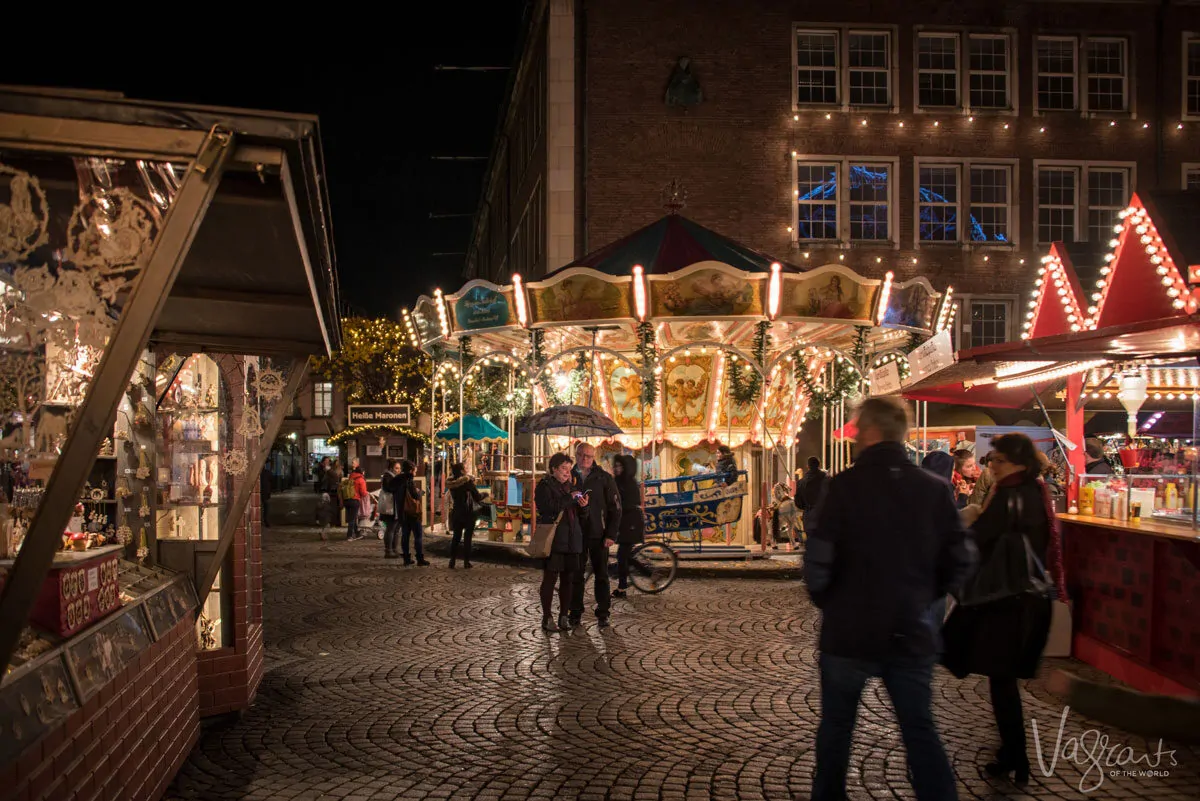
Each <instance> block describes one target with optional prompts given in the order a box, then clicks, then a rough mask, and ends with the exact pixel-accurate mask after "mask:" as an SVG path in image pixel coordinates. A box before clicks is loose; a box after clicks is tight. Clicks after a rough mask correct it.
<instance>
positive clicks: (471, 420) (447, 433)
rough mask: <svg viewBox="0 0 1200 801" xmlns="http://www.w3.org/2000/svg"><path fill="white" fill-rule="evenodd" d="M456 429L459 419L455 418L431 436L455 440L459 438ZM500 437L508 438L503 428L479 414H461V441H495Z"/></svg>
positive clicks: (500, 438)
mask: <svg viewBox="0 0 1200 801" xmlns="http://www.w3.org/2000/svg"><path fill="white" fill-rule="evenodd" d="M458 429H459V421H458V420H455V421H454V422H453V423H451V424H450V425H448V426H446V427H445V428H444V429H442V430H441V431H439V432H437V433H436V434H434V435H433V436H434V438H435V439H441V440H456V439H459V430H458ZM502 439H508V432H506V431H505V430H504V429H502V428H498V427H497V426H495V425H494V424H493V423H491V422H490V421H488V420H485V419H483V418H482V417H480V416H479V415H475V414H468V415H464V416H463V418H462V441H463V442H495V441H496V440H502Z"/></svg>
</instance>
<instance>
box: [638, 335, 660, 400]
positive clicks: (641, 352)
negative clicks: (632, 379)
mask: <svg viewBox="0 0 1200 801" xmlns="http://www.w3.org/2000/svg"><path fill="white" fill-rule="evenodd" d="M637 333H638V341H637V354H638V358H639V359H640V360H641V362H642V373H643V376H642V403H644V404H646V405H647V406H654V402H655V401H657V400H658V376H657V375H655V373H654V368H655V367H657V366H658V348H657V346H656V345H655V341H654V325H653V324H652V323H648V322H641V323H638V327H637Z"/></svg>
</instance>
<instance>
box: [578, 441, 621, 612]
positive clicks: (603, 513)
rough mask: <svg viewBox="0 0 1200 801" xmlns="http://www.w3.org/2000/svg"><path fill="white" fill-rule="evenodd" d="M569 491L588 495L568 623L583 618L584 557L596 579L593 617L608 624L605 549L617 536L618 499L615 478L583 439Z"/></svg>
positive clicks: (619, 511)
mask: <svg viewBox="0 0 1200 801" xmlns="http://www.w3.org/2000/svg"><path fill="white" fill-rule="evenodd" d="M571 494H572V495H584V496H586V497H587V499H588V503H587V506H586V507H584V508H583V509H582V510H581V511H582V517H581V519H580V521H579V523H580V525H581V526H582V527H583V540H584V542H583V553H582V554H580V557H579V567H578V571H577V573H576V575H575V585H574V587H573V588H572V589H573V593H572V598H571V625H572V626H578V625H579V624H580V622H581V621H582V620H583V573H584V570H586V569H587V564H588V561H589V560H590V561H591V563H592V573H593V575H594V578H595V580H596V619H597V621H598V622H599V626H600V628H602V629H606V628H608V614H609V608H610V606H611V605H612V593H611V590H610V587H609V583H608V549H609V548H610V547H612V544H613V541H614V540H615V539H616V537H617V528H618V527H619V526H620V524H621V499H620V496H619V495H618V494H617V482H616V481H614V480H613V477H612V475H611V474H609V473H608V472H607V471H606V470H605V469H604V468H603V467H601V466H600V465H598V464H596V449H595V448H594V447H592V446H591V445H589V444H588V443H586V442H581V443H579V445H578V446H576V448H575V469H574V470H572V471H571Z"/></svg>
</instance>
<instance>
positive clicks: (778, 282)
mask: <svg viewBox="0 0 1200 801" xmlns="http://www.w3.org/2000/svg"><path fill="white" fill-rule="evenodd" d="M782 272H783V265H781V264H780V263H779V262H774V263H772V264H771V278H770V280H769V282H768V290H767V316H768V317H769V318H771V319H772V320H774V319H775V318H776V317H777V316H778V315H779V298H780V294H781V293H782V290H783V275H782Z"/></svg>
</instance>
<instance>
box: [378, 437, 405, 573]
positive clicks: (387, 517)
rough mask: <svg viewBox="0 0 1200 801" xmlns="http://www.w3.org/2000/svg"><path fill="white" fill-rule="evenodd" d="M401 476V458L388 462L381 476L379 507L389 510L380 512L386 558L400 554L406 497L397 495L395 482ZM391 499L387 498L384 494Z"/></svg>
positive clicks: (393, 557) (392, 557) (396, 556)
mask: <svg viewBox="0 0 1200 801" xmlns="http://www.w3.org/2000/svg"><path fill="white" fill-rule="evenodd" d="M399 476H400V460H399V459H395V460H393V461H391V462H388V469H387V470H385V471H384V473H383V475H382V476H380V477H379V507H380V508H381V509H385V510H389V511H382V512H380V513H379V519H380V520H381V521H382V522H383V525H384V529H383V557H384V558H385V559H396V558H398V557H399V556H400V554H399V553H398V552H397V551H396V540H397V539H398V538H399V536H400V513H401V512H402V511H403V504H404V498H402V497H400V496H398V495H396V487H393V486H392V484H393V483H398V482H396V479H397V478H398V477H399ZM385 495H386V496H387V498H389V499H390V500H385V499H384V496H385Z"/></svg>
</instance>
